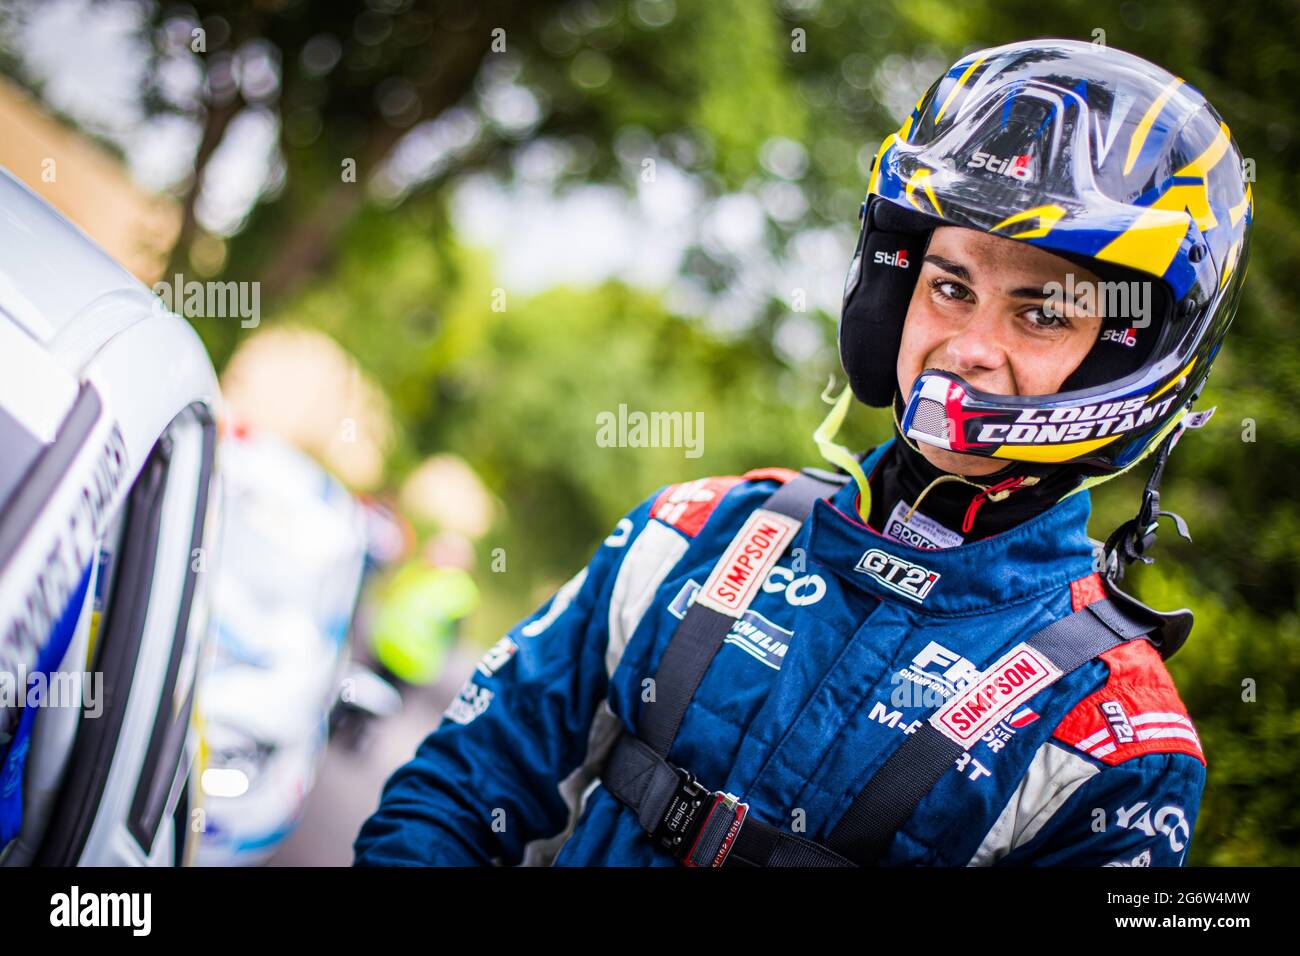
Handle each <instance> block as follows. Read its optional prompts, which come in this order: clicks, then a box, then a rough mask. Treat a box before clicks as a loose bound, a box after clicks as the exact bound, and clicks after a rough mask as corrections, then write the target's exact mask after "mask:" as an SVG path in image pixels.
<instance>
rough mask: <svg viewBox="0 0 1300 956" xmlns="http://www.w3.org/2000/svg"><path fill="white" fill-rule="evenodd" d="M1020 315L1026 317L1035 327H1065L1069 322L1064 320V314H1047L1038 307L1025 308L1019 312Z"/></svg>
mask: <svg viewBox="0 0 1300 956" xmlns="http://www.w3.org/2000/svg"><path fill="white" fill-rule="evenodd" d="M1021 315H1023V316H1024V317H1025V318H1026V319H1028V320H1029V324H1030V325H1032V326H1033V327H1034V328H1036V329H1056V328H1066V327H1067V326H1068V325H1069V324H1070V323H1069V321H1067V320H1066V318H1065V316H1063V315H1048V314H1047V313H1046V312H1044V311H1043V310H1042V309H1039V308H1033V309H1026V310H1025V311H1024V312H1022V313H1021Z"/></svg>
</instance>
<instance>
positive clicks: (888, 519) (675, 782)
mask: <svg viewBox="0 0 1300 956" xmlns="http://www.w3.org/2000/svg"><path fill="white" fill-rule="evenodd" d="M1251 219H1252V200H1251V193H1250V189H1249V186H1248V185H1247V183H1246V182H1244V181H1243V177H1242V164H1241V158H1240V153H1239V151H1238V149H1237V147H1236V144H1235V143H1234V142H1233V141H1232V139H1231V135H1230V133H1229V130H1228V127H1227V125H1225V124H1224V122H1223V121H1222V120H1221V118H1220V117H1219V115H1218V114H1217V113H1216V112H1215V110H1214V109H1213V108H1212V107H1211V106H1210V105H1209V104H1208V103H1207V102H1206V100H1205V99H1204V97H1203V96H1202V95H1201V94H1200V93H1199V92H1198V91H1197V90H1195V89H1194V88H1192V87H1191V86H1189V85H1188V84H1187V83H1186V82H1185V81H1184V80H1182V79H1180V78H1178V77H1175V76H1172V75H1170V74H1169V73H1167V72H1165V71H1164V70H1162V69H1160V68H1158V67H1156V66H1154V65H1152V64H1150V63H1148V62H1146V61H1144V60H1142V59H1139V58H1137V57H1135V56H1132V55H1130V54H1127V53H1123V52H1120V51H1117V50H1115V49H1111V48H1106V47H1104V46H1098V45H1092V44H1086V43H1080V42H1074V41H1064V40H1037V41H1031V42H1025V43H1015V44H1011V45H1008V46H1002V47H998V48H995V49H989V50H984V51H981V52H978V53H973V54H971V55H969V56H966V57H964V58H963V59H962V60H960V61H959V62H958V63H956V64H955V65H954V66H953V67H952V68H951V69H950V70H948V71H947V72H946V73H945V74H944V75H943V76H942V77H940V78H939V79H938V80H937V81H936V82H935V83H934V85H933V86H931V87H930V89H929V90H928V91H927V92H926V93H925V94H924V95H923V96H922V97H921V99H920V101H919V102H918V103H917V105H916V107H915V109H914V110H913V112H912V114H911V115H910V116H909V117H907V119H906V120H905V121H904V122H903V125H902V126H901V128H900V129H899V130H898V131H897V132H895V133H892V134H891V135H889V136H888V137H886V138H885V140H884V142H883V143H882V144H881V146H880V148H879V150H878V151H877V153H876V156H875V158H874V160H873V163H872V167H871V172H870V177H869V180H868V184H867V194H866V201H865V202H864V203H863V206H862V210H861V222H862V228H861V233H860V236H859V239H858V244H857V249H856V251H855V255H854V257H853V261H852V265H851V267H850V270H849V275H848V281H847V283H846V286H845V298H844V304H843V308H842V311H841V316H840V324H839V345H840V356H841V362H842V364H843V367H844V370H845V372H846V374H847V377H848V382H849V386H850V387H849V388H846V389H845V390H844V392H843V393H842V394H841V395H840V396H839V398H838V400H836V401H835V405H834V408H833V410H832V412H831V414H830V415H829V416H828V419H827V422H826V423H825V424H824V425H823V426H822V428H820V429H818V431H817V433H816V434H815V436H814V437H815V439H816V440H817V442H818V445H819V447H820V449H821V451H822V454H823V455H824V456H825V457H826V458H827V459H828V460H829V461H830V462H831V463H832V464H834V465H835V466H836V471H835V472H833V473H832V472H829V471H821V470H817V469H805V470H804V471H802V472H796V471H793V470H790V469H784V468H762V469H758V470H755V471H751V472H748V473H747V474H744V475H738V476H725V477H710V478H702V479H699V480H696V481H691V482H688V483H685V484H680V485H671V486H668V487H665V488H663V489H660V490H659V491H657V492H656V493H655V494H653V495H651V496H650V497H648V498H647V499H645V500H644V501H643V502H641V504H640V505H638V506H637V507H636V508H634V509H633V510H632V511H631V512H629V513H628V514H627V515H626V516H625V517H624V518H623V519H622V520H620V521H619V522H618V524H617V526H616V527H615V528H614V529H613V531H612V533H611V534H610V535H609V536H608V537H607V538H606V539H605V540H604V543H603V544H602V545H601V546H600V547H599V549H598V550H597V551H596V553H595V555H594V556H593V557H592V559H591V561H590V563H589V564H588V565H587V566H586V567H585V568H584V569H582V570H580V571H579V572H578V573H577V574H576V575H575V576H574V577H573V578H572V579H571V580H570V581H569V582H568V583H567V584H565V585H564V586H563V587H561V588H560V589H559V591H558V592H557V593H556V594H555V595H554V596H553V597H552V598H551V599H550V600H549V601H547V602H546V603H545V604H544V605H543V606H542V607H541V608H540V609H539V610H538V611H537V612H536V613H535V614H534V615H532V616H531V617H529V618H528V619H526V620H525V621H522V622H521V623H520V624H518V625H517V626H516V627H515V628H513V629H512V630H511V631H510V632H509V633H508V634H507V635H506V636H504V637H502V638H501V640H500V641H498V642H497V644H496V645H495V646H494V647H493V648H492V649H491V650H490V651H489V652H488V653H487V654H486V656H485V657H484V658H483V659H482V661H481V662H480V663H479V664H478V667H477V670H476V672H475V673H474V674H473V675H472V676H471V678H470V679H469V680H468V681H467V682H466V683H465V685H464V687H463V688H462V689H461V691H460V694H459V696H458V697H457V698H456V699H455V700H454V702H453V703H452V704H451V706H450V707H449V708H448V710H447V711H446V714H445V716H444V719H443V721H442V723H441V725H440V726H439V727H438V728H437V729H436V730H435V731H434V732H432V733H431V734H429V736H428V737H427V738H426V739H425V740H424V742H423V743H422V744H421V745H420V747H419V749H418V751H417V752H416V754H415V757H414V758H413V759H412V760H411V761H409V762H408V763H406V764H405V765H403V766H402V767H400V768H399V769H398V770H397V771H395V772H394V773H393V775H392V776H391V778H390V779H389V780H388V782H387V783H386V784H385V786H384V788H383V793H382V797H381V800H380V804H379V807H378V809H377V810H376V811H375V812H374V814H373V815H372V816H371V817H370V818H369V819H368V820H367V821H366V822H365V824H364V825H363V826H362V828H361V831H360V833H359V835H358V836H357V838H356V841H355V844H354V850H355V861H356V863H357V864H359V865H479V864H491V863H497V864H511V865H513V864H519V863H527V864H548V863H554V864H567V865H634V866H674V865H688V866H722V865H726V866H737V865H750V866H867V865H885V866H899V865H937V866H966V865H1026V864H1028V865H1062V864H1075V865H1097V866H1100V865H1105V866H1174V865H1181V864H1182V863H1183V862H1184V861H1185V860H1186V857H1187V853H1188V848H1189V845H1190V843H1191V839H1192V833H1193V830H1194V828H1195V825H1196V815H1197V809H1198V805H1199V801H1200V795H1201V792H1202V788H1203V787H1204V783H1205V767H1206V764H1205V756H1204V754H1203V752H1202V749H1201V745H1200V741H1199V739H1198V737H1197V733H1196V729H1195V727H1194V726H1193V723H1192V721H1191V719H1190V718H1189V716H1188V713H1187V709H1186V708H1185V707H1184V705H1183V703H1182V701H1181V700H1180V698H1179V695H1178V692H1177V690H1176V689H1175V687H1174V684H1173V682H1172V681H1171V679H1170V677H1169V675H1168V673H1167V671H1166V670H1165V665H1164V660H1165V659H1166V658H1167V657H1169V655H1171V654H1173V653H1174V652H1175V651H1176V650H1177V649H1178V647H1179V646H1180V645H1181V644H1182V643H1183V641H1184V640H1185V639H1186V638H1187V636H1188V632H1189V630H1190V626H1191V623H1190V618H1191V615H1190V613H1189V612H1187V611H1177V612H1171V613H1160V612H1157V611H1154V610H1152V609H1151V608H1148V607H1146V606H1145V605H1143V604H1141V603H1140V602H1138V601H1136V600H1134V599H1133V598H1131V597H1129V596H1127V595H1126V594H1124V592H1123V591H1121V590H1120V589H1119V588H1118V586H1117V581H1118V580H1119V578H1120V576H1121V575H1122V572H1123V569H1124V567H1125V566H1126V565H1127V564H1129V563H1131V562H1132V561H1134V560H1137V559H1141V560H1144V561H1149V560H1150V559H1149V558H1148V557H1147V556H1146V554H1145V552H1146V551H1147V550H1148V548H1149V547H1150V545H1151V543H1152V541H1153V539H1154V536H1155V531H1156V526H1157V524H1158V522H1159V519H1160V517H1162V516H1166V515H1168V513H1167V512H1163V511H1161V510H1160V503H1159V491H1158V486H1159V481H1160V476H1161V474H1162V472H1163V469H1164V466H1165V463H1166V460H1167V458H1168V456H1169V453H1170V451H1171V449H1172V448H1173V446H1174V443H1175V442H1176V441H1177V440H1178V439H1179V437H1180V436H1181V435H1182V434H1183V433H1184V431H1185V430H1186V429H1188V428H1195V427H1200V426H1201V425H1202V424H1204V421H1205V420H1206V418H1207V417H1208V414H1209V413H1208V412H1207V411H1200V412H1194V411H1192V405H1193V402H1194V401H1195V399H1196V398H1197V397H1198V395H1199V394H1200V391H1201V388H1202V385H1203V384H1204V382H1205V379H1206V376H1207V375H1208V374H1209V371H1210V366H1211V363H1212V362H1213V360H1214V357H1215V355H1216V354H1217V352H1218V350H1219V347H1220V345H1221V344H1222V342H1223V339H1224V336H1225V335H1226V333H1227V330H1228V327H1229V324H1230V323H1231V320H1232V316H1233V314H1234V312H1235V309H1236V305H1237V300H1238V297H1239V294H1240V290H1241V284H1242V279H1243V275H1244V271H1245V263H1246V257H1247V249H1248V241H1249V230H1250V223H1251ZM853 397H856V398H857V399H858V400H860V401H861V402H863V403H864V404H866V405H869V406H875V407H881V408H883V407H887V406H888V407H890V408H891V409H892V414H893V417H894V422H895V434H894V436H893V437H892V438H891V439H890V440H889V441H887V442H885V443H884V444H882V445H880V446H878V447H876V448H874V449H871V450H869V451H868V452H866V453H865V454H863V455H854V454H852V453H850V452H849V451H848V450H847V449H845V448H843V447H842V446H839V445H837V444H836V443H835V442H834V434H835V432H836V431H837V430H838V427H839V426H838V423H839V422H840V421H841V420H842V419H843V417H844V414H845V412H846V410H847V408H848V406H849V404H850V402H851V400H852V398H853ZM1211 411H1212V410H1211ZM1140 462H1146V465H1144V469H1143V470H1144V473H1147V474H1149V480H1148V481H1147V482H1146V487H1145V491H1144V493H1143V497H1142V501H1141V504H1140V508H1139V510H1138V513H1137V516H1136V517H1135V518H1134V519H1132V520H1130V521H1128V522H1126V523H1125V524H1124V525H1122V526H1121V527H1120V528H1118V529H1116V530H1115V532H1114V533H1113V534H1111V535H1110V536H1109V538H1108V540H1106V541H1105V543H1104V545H1102V544H1101V543H1100V542H1094V541H1093V540H1092V539H1091V538H1090V537H1089V536H1088V533H1087V521H1088V517H1089V513H1090V498H1089V495H1090V491H1089V489H1090V488H1092V487H1094V486H1096V485H1097V484H1099V483H1101V482H1103V481H1105V480H1107V479H1108V478H1111V477H1114V476H1115V475H1117V474H1119V473H1121V472H1124V471H1127V470H1129V469H1131V468H1134V467H1135V466H1137V465H1138V464H1139V463H1140ZM1148 469H1149V470H1148ZM1168 516H1169V517H1171V518H1172V519H1173V520H1174V521H1175V523H1176V524H1177V526H1178V529H1179V530H1180V531H1185V529H1184V526H1183V524H1182V522H1181V519H1179V518H1177V516H1173V515H1168Z"/></svg>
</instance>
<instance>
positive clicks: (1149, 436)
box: [839, 39, 1253, 475]
mask: <svg viewBox="0 0 1300 956" xmlns="http://www.w3.org/2000/svg"><path fill="white" fill-rule="evenodd" d="M1252 212H1253V202H1252V198H1251V190H1250V185H1249V184H1248V183H1247V182H1246V180H1245V176H1244V169H1243V163H1242V157H1241V154H1240V152H1239V151H1238V149H1237V146H1236V144H1235V143H1234V142H1233V141H1232V139H1231V136H1230V134H1229V131H1228V127H1227V125H1226V124H1225V123H1224V122H1223V120H1222V119H1221V118H1220V116H1219V114H1218V113H1217V112H1215V110H1214V108H1213V107H1212V106H1210V104H1209V103H1208V102H1207V101H1206V100H1205V97H1204V96H1202V95H1201V93H1200V92H1198V91H1197V90H1195V89H1194V88H1192V87H1191V86H1190V85H1188V84H1187V83H1186V82H1185V81H1184V80H1182V79H1181V78H1179V77H1175V76H1173V75H1171V74H1169V73H1167V72H1166V71H1164V70H1162V69H1160V68H1159V67H1157V66H1155V65H1153V64H1151V63H1148V62H1147V61H1145V60H1143V59H1141V58H1139V57H1136V56H1134V55H1132V54H1129V53H1124V52H1122V51H1120V50H1116V49H1113V48H1109V47H1105V46H1100V45H1095V44H1090V43H1084V42H1079V41H1072V40H1055V39H1051V40H1033V41H1028V42H1021V43H1012V44H1008V45H1006V46H1000V47H995V48H993V49H988V50H983V51H980V52H977V53H973V54H970V55H969V56H966V57H964V58H962V59H961V60H959V61H958V62H957V63H956V64H955V65H954V66H953V67H952V68H951V69H949V70H948V71H947V73H945V74H944V75H943V76H942V77H940V78H939V80H938V81H936V82H935V83H934V85H933V86H931V87H930V89H929V90H928V91H927V92H926V93H925V94H924V95H923V96H922V97H921V99H920V101H919V102H918V103H917V104H916V107H915V109H914V110H913V111H912V114H911V115H910V116H909V117H907V119H906V120H905V121H904V122H903V125H902V126H901V127H900V128H899V129H898V131H897V132H894V133H891V134H890V135H889V136H887V137H886V138H885V140H884V142H883V143H881V145H880V148H879V150H878V151H877V152H876V155H875V157H874V159H873V161H872V165H871V173H870V178H869V181H868V187H867V196H866V200H865V202H864V203H863V204H862V207H861V211H860V216H861V221H862V228H861V232H860V234H859V237H858V242H857V248H856V250H855V252H854V257H853V262H852V265H851V266H850V269H849V275H848V278H847V280H846V282H845V294H844V303H843V308H842V310H841V315H840V323H839V345H840V360H841V364H842V365H843V367H844V371H845V373H846V374H847V376H848V379H849V384H850V386H851V388H852V390H853V394H854V395H855V396H856V397H857V398H858V399H859V400H860V401H862V402H863V403H864V404H867V405H870V406H875V407H885V406H887V405H889V404H891V402H892V401H893V398H894V395H895V392H896V391H897V390H898V380H897V373H896V365H897V357H898V349H899V343H900V340H901V337H902V331H903V322H904V319H905V318H906V315H907V310H908V304H909V302H910V300H911V296H912V293H913V290H914V288H915V285H916V281H917V274H918V273H919V271H920V264H921V260H922V258H923V257H924V254H925V248H926V245H927V243H928V241H929V237H930V235H931V233H932V232H933V230H934V229H935V228H936V227H937V226H964V227H968V228H974V229H980V230H983V231H984V232H987V233H989V234H990V235H995V236H1001V237H1005V238H1008V239H1012V240H1015V241H1018V242H1026V243H1030V244H1032V245H1035V246H1038V247H1040V248H1042V249H1044V250H1047V251H1048V252H1051V253H1053V254H1055V255H1057V256H1060V257H1062V258H1065V259H1068V260H1071V261H1073V262H1075V263H1077V264H1079V265H1081V266H1083V267H1085V268H1087V269H1088V270H1089V271H1091V272H1093V273H1094V274H1096V275H1097V276H1098V277H1100V278H1101V279H1102V280H1103V281H1102V283H1101V285H1102V286H1103V287H1104V288H1103V289H1102V290H1098V296H1099V297H1100V296H1103V295H1104V296H1106V297H1107V299H1108V301H1111V303H1112V305H1114V306H1115V307H1113V308H1108V309H1106V310H1103V312H1102V314H1103V325H1102V331H1101V332H1100V333H1099V335H1098V338H1097V340H1096V342H1095V343H1094V344H1093V346H1092V349H1091V351H1090V352H1089V353H1088V355H1087V356H1085V358H1084V360H1083V361H1082V362H1081V363H1080V365H1079V366H1078V368H1077V369H1076V370H1075V371H1074V372H1073V373H1071V375H1070V376H1068V377H1067V378H1066V379H1065V381H1064V382H1063V383H1062V386H1061V391H1059V392H1056V393H1054V394H1050V395H1014V396H1007V395H995V394H991V393H988V392H984V391H981V390H979V389H977V388H975V387H973V386H971V385H970V384H969V383H968V382H966V381H964V380H963V379H962V378H961V376H959V375H956V374H953V373H951V372H947V371H939V370H935V369H926V370H924V371H923V372H922V373H921V374H920V375H919V376H918V377H917V380H916V382H915V383H914V385H913V387H912V390H911V393H910V395H909V396H907V399H906V403H905V408H904V410H903V412H902V420H901V423H900V428H901V431H902V433H903V434H904V435H906V436H907V437H909V438H912V439H914V440H916V441H920V442H925V443H928V444H930V445H934V446H937V447H940V448H945V449H948V450H951V451H955V452H960V453H963V454H970V455H983V456H986V457H991V458H1000V459H1008V460H1009V461H1021V462H1037V463H1043V464H1044V465H1045V464H1047V463H1056V464H1064V463H1074V466H1075V467H1078V468H1082V469H1084V471H1085V472H1086V473H1090V474H1094V475H1113V474H1115V473H1117V472H1119V471H1123V470H1126V469H1127V468H1128V467H1130V466H1131V465H1133V464H1135V463H1136V462H1137V461H1138V460H1139V459H1141V458H1142V457H1144V456H1145V455H1146V454H1147V453H1148V452H1149V451H1150V450H1152V449H1153V448H1154V447H1155V446H1157V445H1158V444H1159V442H1160V441H1161V440H1162V439H1163V438H1164V436H1165V435H1167V434H1168V433H1169V432H1171V431H1172V430H1174V429H1175V427H1176V426H1178V425H1179V423H1180V421H1181V420H1182V419H1183V413H1184V411H1185V410H1186V409H1188V408H1189V407H1190V405H1191V403H1192V402H1193V401H1194V400H1195V398H1196V397H1197V395H1198V394H1199V393H1200V390H1201V387H1202V385H1203V383H1204V381H1205V378H1206V376H1207V375H1208V374H1209V371H1210V366H1211V365H1212V363H1213V361H1214V357H1215V355H1216V354H1217V353H1218V351H1219V348H1220V346H1221V345H1222V344H1223V338H1224V336H1225V335H1226V333H1227V331H1228V326H1229V325H1230V324H1231V322H1232V318H1233V315H1234V313H1235V312H1236V308H1237V303H1238V299H1239V297H1240V293H1241V286H1242V279H1243V277H1244V274H1245V267H1246V259H1247V253H1248V251H1249V244H1250V224H1251V219H1252ZM1144 290H1145V294H1143V292H1144ZM1130 291H1131V292H1132V293H1133V296H1134V298H1133V299H1132V300H1131V302H1130V303H1129V304H1128V306H1127V307H1126V306H1125V304H1124V301H1123V300H1124V298H1125V297H1126V296H1127V294H1128V293H1129V292H1130ZM1111 293H1114V294H1113V296H1112V295H1111ZM1138 301H1141V302H1142V303H1144V308H1143V309H1136V308H1134V307H1133V303H1136V302H1138ZM1116 303H1117V305H1116ZM899 398H900V404H901V398H902V396H899ZM1178 432H1179V433H1180V432H1181V429H1179V430H1178ZM1176 439H1177V433H1176V434H1175V435H1174V436H1173V437H1172V439H1171V442H1170V447H1172V441H1176Z"/></svg>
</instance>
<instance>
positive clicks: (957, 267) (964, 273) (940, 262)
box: [925, 253, 970, 282]
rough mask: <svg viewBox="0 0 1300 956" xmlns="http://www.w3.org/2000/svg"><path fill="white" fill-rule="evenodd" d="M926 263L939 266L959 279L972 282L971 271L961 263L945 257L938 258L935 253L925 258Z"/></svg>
mask: <svg viewBox="0 0 1300 956" xmlns="http://www.w3.org/2000/svg"><path fill="white" fill-rule="evenodd" d="M925 261H926V262H929V263H931V264H933V265H936V266H938V267H939V268H940V269H942V270H943V271H944V272H951V273H952V274H953V275H955V276H956V277H957V278H958V279H964V280H965V281H967V282H970V270H969V269H967V268H966V267H965V266H963V265H961V264H960V263H957V262H953V261H952V260H951V259H945V258H944V257H943V256H936V255H934V254H933V253H931V254H930V255H928V256H926V257H925Z"/></svg>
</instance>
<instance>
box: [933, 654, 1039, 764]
mask: <svg viewBox="0 0 1300 956" xmlns="http://www.w3.org/2000/svg"><path fill="white" fill-rule="evenodd" d="M1060 676H1061V671H1060V670H1059V669H1058V668H1057V667H1056V666H1055V665H1054V664H1053V663H1052V662H1051V661H1050V660H1048V659H1047V657H1046V656H1044V655H1043V654H1042V653H1040V652H1039V651H1037V650H1035V649H1034V648H1032V647H1030V646H1029V645H1028V644H1018V645H1017V646H1015V647H1013V648H1012V649H1011V650H1010V651H1008V652H1007V653H1006V654H1004V655H1003V656H1002V657H1001V658H1000V659H999V660H998V661H997V662H996V663H994V664H993V665H992V666H990V667H988V668H987V669H986V670H985V671H984V673H983V674H982V675H980V677H979V679H978V680H976V681H974V682H973V683H971V685H970V686H969V687H967V688H966V689H965V690H963V691H962V692H961V693H960V694H958V695H957V696H956V697H954V698H952V699H951V700H950V701H948V703H946V704H945V705H944V706H943V707H941V708H940V709H939V710H938V711H937V712H935V714H934V716H933V717H931V718H930V723H931V724H933V725H934V728H935V729H936V730H938V731H939V732H940V733H942V734H943V735H944V736H945V737H947V738H948V739H950V740H952V741H953V742H954V743H958V744H960V745H961V746H963V747H969V746H971V745H972V744H973V743H974V742H975V741H977V740H979V738H980V737H981V736H983V735H984V734H985V733H986V732H988V730H989V728H991V727H993V726H995V725H996V724H997V723H998V722H999V721H1001V720H1002V719H1003V718H1005V717H1006V716H1007V715H1008V714H1010V713H1012V712H1013V711H1015V710H1017V709H1018V708H1020V707H1022V706H1023V705H1024V704H1025V702H1026V701H1028V700H1029V698H1031V697H1033V696H1034V695H1035V694H1037V693H1038V692H1039V691H1041V690H1042V689H1043V688H1045V687H1047V686H1048V685H1050V684H1051V683H1052V682H1053V681H1055V680H1056V679H1057V678H1058V677H1060Z"/></svg>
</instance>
